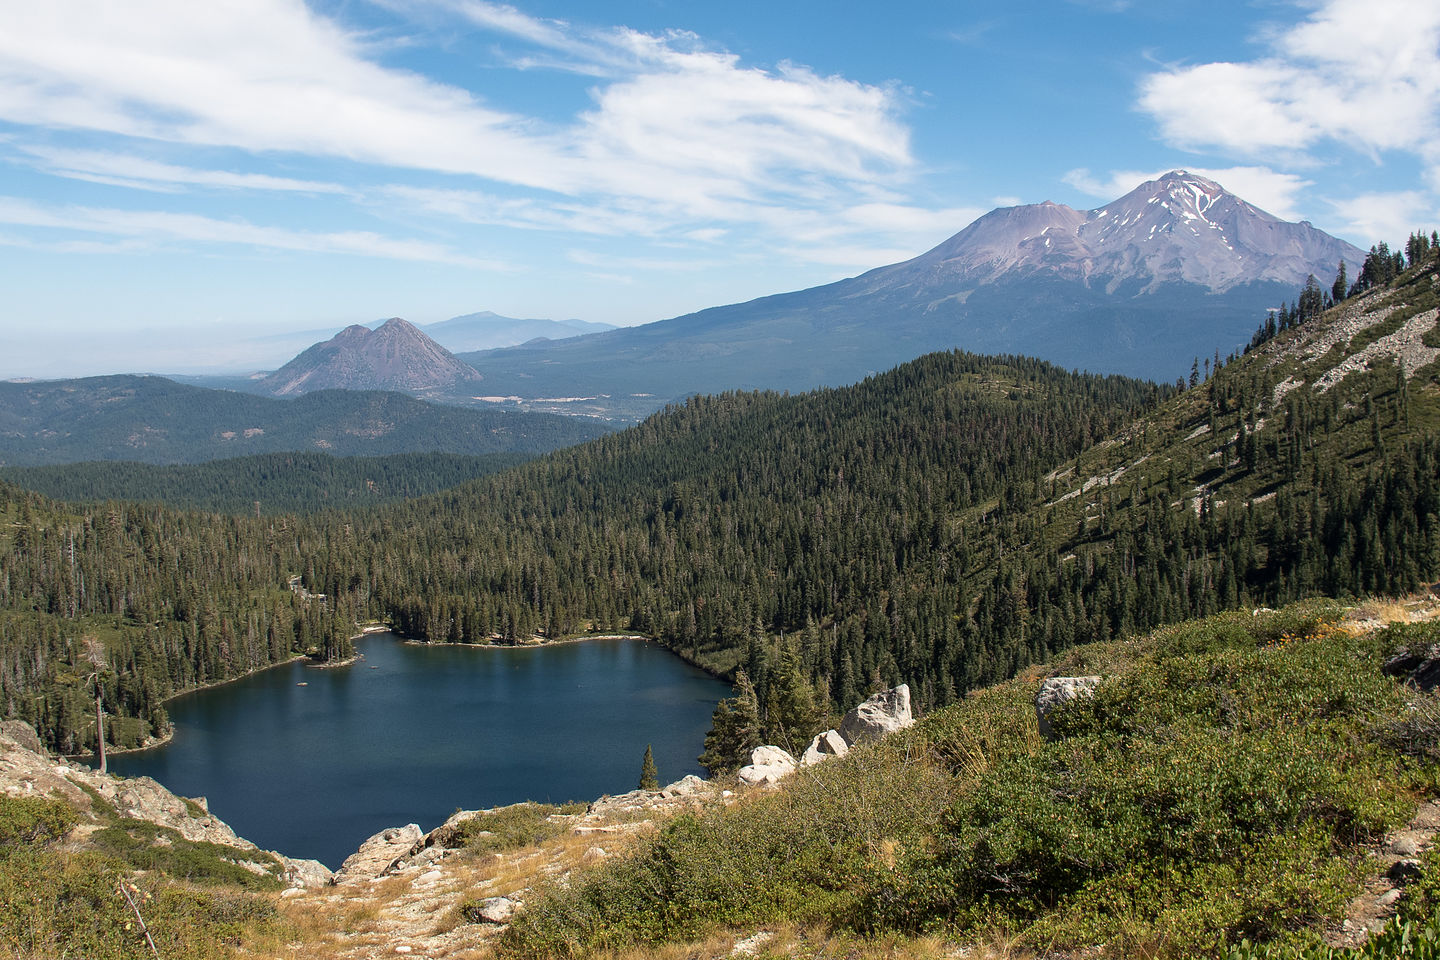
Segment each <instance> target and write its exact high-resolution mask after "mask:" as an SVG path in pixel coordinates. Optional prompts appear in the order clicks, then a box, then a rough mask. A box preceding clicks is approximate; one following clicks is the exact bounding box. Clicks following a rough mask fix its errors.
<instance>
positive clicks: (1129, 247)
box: [463, 170, 1364, 405]
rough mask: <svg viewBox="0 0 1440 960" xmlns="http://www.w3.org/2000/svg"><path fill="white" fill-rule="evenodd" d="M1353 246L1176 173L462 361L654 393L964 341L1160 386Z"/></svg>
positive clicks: (549, 389) (557, 380)
mask: <svg viewBox="0 0 1440 960" xmlns="http://www.w3.org/2000/svg"><path fill="white" fill-rule="evenodd" d="M1342 259H1343V260H1345V261H1347V264H1348V266H1347V271H1348V273H1349V275H1350V276H1352V277H1353V276H1356V275H1357V274H1358V272H1359V267H1360V264H1361V263H1362V262H1363V260H1364V253H1363V252H1362V251H1361V250H1359V249H1357V248H1356V247H1354V246H1351V245H1350V244H1348V243H1345V242H1344V241H1341V240H1337V239H1336V238H1334V237H1332V236H1329V235H1328V234H1326V233H1324V232H1322V231H1320V230H1317V229H1315V228H1314V227H1313V226H1311V225H1310V224H1309V223H1289V222H1286V221H1284V220H1280V219H1279V218H1277V217H1274V216H1271V215H1270V214H1268V213H1266V212H1265V211H1263V210H1260V209H1259V208H1257V207H1255V206H1253V205H1251V204H1249V203H1246V202H1245V201H1244V200H1242V199H1240V198H1239V197H1237V196H1235V195H1234V194H1231V193H1228V192H1227V191H1226V190H1225V189H1224V188H1223V187H1221V186H1220V184H1218V183H1215V182H1214V181H1213V180H1208V179H1206V178H1204V177H1200V176H1196V175H1194V174H1190V173H1186V172H1185V171H1182V170H1177V171H1174V172H1172V173H1169V174H1166V175H1165V176H1163V177H1160V178H1158V179H1156V180H1152V181H1148V182H1146V183H1143V184H1141V185H1140V186H1139V187H1137V188H1136V189H1134V190H1133V191H1131V192H1130V193H1128V194H1126V195H1125V196H1123V197H1121V198H1119V199H1117V200H1116V201H1114V202H1113V203H1109V204H1106V205H1105V206H1103V207H1099V208H1096V209H1094V210H1075V209H1073V208H1071V207H1067V206H1064V205H1061V204H1056V203H1048V202H1047V203H1040V204H1032V205H1028V206H1018V207H1006V208H1003V209H999V210H994V211H992V212H990V213H988V214H986V215H985V216H983V217H980V218H979V219H978V220H976V221H975V222H974V223H972V224H970V225H969V226H968V227H966V228H965V229H964V230H961V231H960V232H959V233H957V234H955V235H954V236H953V237H951V238H950V239H948V240H946V241H945V242H944V243H942V244H940V245H939V246H937V247H935V248H934V249H932V250H930V251H928V252H926V253H923V254H921V255H920V256H918V257H915V258H914V259H912V260H907V261H905V262H903V263H896V264H891V265H890V266H886V267H879V268H877V269H875V270H871V271H869V272H867V273H864V274H861V275H860V276H858V277H852V278H850V279H848V280H841V281H839V282H837V283H832V284H827V285H826V286H822V287H814V288H811V289H809V290H800V291H797V292H795V293H785V294H779V295H777V296H772V297H765V298H762V299H759V300H752V301H750V302H749V303H738V304H731V305H729V306H723V307H712V308H711V309H709V310H702V311H700V312H698V313H693V314H689V315H687V316H683V317H677V318H675V319H673V320H663V321H660V322H658V323H651V324H645V325H643V326H638V327H630V328H625V329H621V330H615V331H610V332H608V333H601V334H595V335H591V336H585V337H577V338H575V339H572V340H565V341H560V342H555V343H542V344H531V345H526V346H521V347H514V348H510V349H506V350H495V351H489V352H485V353H471V354H465V355H464V356H463V359H465V360H466V361H467V362H469V363H470V364H471V365H472V366H474V367H475V368H476V369H478V370H479V371H480V372H481V373H483V374H484V375H485V377H486V379H487V381H488V382H489V384H490V389H492V390H494V391H495V392H497V393H502V394H515V395H519V396H546V395H553V394H554V393H555V392H556V391H560V392H562V393H566V394H570V393H575V392H576V391H583V392H585V393H587V394H612V395H613V394H618V393H641V392H644V393H646V394H653V395H654V396H655V397H656V403H657V405H658V404H660V403H663V402H665V401H667V400H670V399H674V398H677V397H683V396H685V395H687V394H690V393H697V392H713V391H718V390H726V389H736V388H777V389H789V390H796V389H806V388H810V387H815V386H819V385H827V384H828V385H836V384H842V383H849V382H853V381H856V380H859V379H861V378H863V377H865V376H867V375H868V374H870V373H875V372H878V371H881V370H885V369H888V368H889V367H892V366H895V365H896V364H899V363H902V362H904V361H906V360H910V359H913V358H914V357H917V356H919V355H920V354H922V353H927V352H930V351H933V350H944V349H952V348H961V349H965V350H971V351H975V352H978V353H1015V354H1027V355H1030V356H1038V357H1040V358H1042V359H1046V360H1051V361H1054V362H1056V363H1059V364H1061V365H1064V366H1067V367H1072V368H1083V369H1088V370H1091V371H1096V372H1106V373H1125V374H1130V375H1134V376H1143V377H1150V378H1155V379H1162V380H1169V379H1173V378H1175V377H1176V376H1179V375H1182V374H1184V373H1186V372H1188V371H1189V369H1190V365H1191V363H1192V362H1193V361H1194V359H1195V358H1197V357H1208V356H1210V355H1211V354H1213V353H1214V352H1215V351H1217V350H1218V351H1220V352H1221V353H1229V352H1230V351H1231V350H1233V349H1235V348H1236V347H1237V346H1239V345H1241V344H1243V343H1245V342H1246V341H1248V340H1249V338H1250V335H1251V333H1252V332H1253V331H1254V329H1255V327H1256V326H1257V325H1258V324H1259V323H1261V322H1262V321H1263V320H1264V319H1265V315H1266V310H1267V308H1271V307H1276V306H1279V305H1280V303H1281V302H1282V301H1287V300H1288V301H1293V300H1294V299H1295V298H1296V296H1297V295H1298V293H1299V290H1300V288H1301V286H1302V285H1303V284H1304V282H1305V279H1306V277H1307V276H1308V275H1310V274H1312V273H1313V274H1315V275H1316V277H1317V278H1319V279H1320V280H1321V282H1322V283H1323V284H1324V285H1325V286H1329V284H1330V281H1331V280H1332V278H1333V277H1334V275H1335V270H1336V267H1337V266H1338V264H1339V263H1340V261H1341V260H1342Z"/></svg>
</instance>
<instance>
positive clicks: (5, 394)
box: [0, 376, 605, 466]
mask: <svg viewBox="0 0 1440 960" xmlns="http://www.w3.org/2000/svg"><path fill="white" fill-rule="evenodd" d="M604 432H605V428H604V427H602V426H599V425H597V424H594V423H589V422H586V421H582V420H577V419H573V418H568V417H556V416H548V415H545V414H529V413H509V412H504V411H498V410H466V409H461V408H458V407H449V406H440V405H437V404H432V403H426V402H424V401H421V400H416V399H414V398H412V397H408V396H405V395H403V394H399V393H379V392H373V391H350V390H324V391H320V392H317V393H311V394H307V395H305V396H303V397H300V398H298V399H295V400H276V399H270V398H267V397H259V396H255V395H253V394H244V393H235V392H232V391H228V390H206V389H203V388H200V387H192V386H186V385H184V384H180V383H176V382H174V381H173V380H167V379H165V378H163V377H132V376H115V377H88V378H85V379H80V380H51V381H44V382H34V383H0V466H29V465H38V464H51V463H73V462H76V461H81V460H136V461H140V462H143V463H199V462H202V461H206V460H215V459H219V458H222V457H239V456H247V455H251V454H259V453H274V452H280V451H290V450H311V451H320V452H325V453H331V454H334V455H336V456H384V455H388V454H398V453H421V452H431V451H437V452H445V453H463V454H487V453H506V452H515V453H540V452H543V451H546V450H553V449H555V448H557V447H563V446H569V445H571V444H574V443H580V442H581V441H584V440H589V439H591V438H592V437H596V436H598V435H600V434H602V433H604Z"/></svg>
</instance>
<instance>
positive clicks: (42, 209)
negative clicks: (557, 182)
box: [0, 196, 508, 270]
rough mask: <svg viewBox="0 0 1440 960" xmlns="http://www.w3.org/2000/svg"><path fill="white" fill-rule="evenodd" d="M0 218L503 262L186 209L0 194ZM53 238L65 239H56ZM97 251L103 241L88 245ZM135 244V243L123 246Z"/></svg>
mask: <svg viewBox="0 0 1440 960" xmlns="http://www.w3.org/2000/svg"><path fill="white" fill-rule="evenodd" d="M0 223H3V224H9V225H11V226H19V227H37V228H42V229H47V230H61V231H68V232H74V233H81V234H102V235H108V236H118V237H129V238H132V239H134V240H136V241H142V242H145V243H150V244H154V245H160V244H165V243H174V242H177V241H179V242H186V243H191V244H225V245H241V246H246V247H252V248H258V249H265V250H293V251H304V252H308V253H344V254H353V255H359V256H366V257H380V258H384V259H390V260H412V261H424V262H431V263H449V264H454V265H457V266H464V267H471V268H477V269H490V270H498V269H508V268H507V266H506V265H505V264H503V263H500V262H498V261H493V260H486V259H484V258H480V257H474V256H471V255H468V254H463V253H460V252H458V251H456V250H453V249H451V248H449V247H445V246H442V245H439V244H435V243H429V242H426V241H423V240H411V239H404V238H394V237H386V236H383V235H381V234H377V233H372V232H369V231H363V230H350V231H338V232H328V233H320V232H315V233H312V232H306V231H301V230H291V229H287V228H283V227H273V226H264V225H259V224H252V223H246V222H243V221H235V220H218V219H215V218H213V217H205V216H201V215H199V214H191V213H172V212H168V211H158V210H122V209H114V208H105V207H84V206H70V205H47V204H41V203H37V202H35V201H32V200H27V199H24V198H21V197H4V196H0ZM59 242H70V241H69V240H68V239H65V238H62V240H61V241H59ZM90 249H91V250H93V251H100V250H103V249H106V247H105V246H104V245H94V244H91V246H90ZM110 249H115V250H120V249H132V250H133V249H136V247H135V246H133V245H132V246H131V247H129V248H113V247H112V248H110Z"/></svg>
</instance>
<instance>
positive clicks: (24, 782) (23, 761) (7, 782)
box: [0, 721, 330, 887]
mask: <svg viewBox="0 0 1440 960" xmlns="http://www.w3.org/2000/svg"><path fill="white" fill-rule="evenodd" d="M38 747H40V740H39V738H38V737H37V736H36V734H35V731H34V730H33V729H32V728H31V727H30V726H29V725H28V724H25V723H22V722H20V721H6V722H5V723H4V724H3V725H0V793H4V794H6V795H8V796H12V797H55V798H57V799H60V800H63V801H65V802H66V803H68V804H70V805H71V806H72V807H74V808H75V809H76V810H77V811H79V812H80V814H81V823H80V825H79V826H78V827H76V828H75V830H74V834H75V839H76V840H77V841H83V839H84V837H86V836H88V835H89V834H90V833H93V832H94V831H95V830H96V829H98V828H99V826H100V825H101V824H102V823H103V822H104V821H105V819H106V818H107V816H108V817H115V816H118V817H122V818H127V819H132V820H143V821H146V822H148V823H153V824H156V825H157V826H161V827H165V828H168V829H170V830H174V831H175V832H176V833H177V834H179V835H180V836H181V837H182V838H184V839H185V840H189V841H193V842H197V843H215V844H220V845H221V846H225V847H230V848H233V849H234V850H236V851H237V852H250V851H257V852H262V853H263V851H259V848H258V847H256V846H255V844H253V843H251V842H250V841H249V840H246V839H245V838H243V837H239V836H236V834H235V831H234V830H232V829H230V826H229V824H227V823H225V821H223V820H221V819H220V818H219V817H216V816H215V815H214V814H212V813H211V812H210V809H209V807H208V806H207V804H206V802H205V798H204V797H199V798H194V799H190V798H185V797H178V796H176V795H175V794H173V793H171V792H170V791H169V790H166V789H165V788H164V787H162V786H161V785H160V784H158V783H156V782H155V781H154V780H152V779H150V778H149V777H136V778H134V779H122V778H120V777H116V776H111V775H110V774H103V773H100V772H98V771H95V770H92V769H90V768H89V767H87V766H84V765H82V764H78V763H74V762H72V761H69V760H65V759H63V758H58V757H51V756H49V755H48V754H46V753H45V752H44V751H43V750H42V749H37V748H38ZM105 807H108V808H109V809H108V810H106V809H104V808H105ZM87 821H88V822H87ZM259 860H265V861H268V862H271V863H272V864H273V868H272V870H271V871H270V872H272V873H273V874H274V875H275V876H276V877H277V878H278V879H281V880H282V881H284V882H285V883H286V884H288V885H289V886H292V887H306V886H315V885H317V884H321V883H324V882H327V881H328V880H329V879H330V871H329V870H328V869H327V868H326V867H325V866H324V865H323V864H321V863H319V862H317V861H314V860H294V859H291V858H289V857H286V856H283V855H281V854H277V853H266V854H265V856H263V857H260V858H259ZM259 860H257V859H255V858H245V861H244V862H246V863H257V862H259Z"/></svg>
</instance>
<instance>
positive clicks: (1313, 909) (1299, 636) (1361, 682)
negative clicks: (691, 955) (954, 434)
mask: <svg viewBox="0 0 1440 960" xmlns="http://www.w3.org/2000/svg"><path fill="white" fill-rule="evenodd" d="M1339 615H1340V611H1339V609H1338V608H1337V607H1335V606H1333V605H1324V604H1321V605H1315V604H1311V605H1306V606H1297V607H1294V608H1290V609H1287V610H1285V611H1281V612H1279V613H1261V614H1256V615H1252V614H1251V613H1249V612H1245V613H1234V614H1225V615H1221V616H1218V617H1214V618H1210V619H1208V620H1204V621H1196V622H1191V623H1187V624H1182V625H1180V626H1178V627H1173V628H1169V629H1166V630H1162V631H1159V632H1157V633H1155V634H1152V635H1150V636H1148V637H1146V638H1144V639H1143V640H1139V641H1134V642H1128V643H1115V644H1106V645H1093V646H1087V647H1081V648H1077V649H1076V650H1074V651H1072V653H1071V654H1070V655H1069V656H1068V657H1067V658H1066V660H1065V661H1064V662H1063V663H1061V664H1059V665H1058V670H1057V671H1056V672H1060V673H1084V672H1092V671H1093V672H1100V673H1103V674H1105V675H1106V676H1107V679H1106V681H1105V682H1104V683H1102V684H1101V686H1100V687H1099V688H1098V692H1097V694H1096V696H1095V697H1094V698H1092V699H1090V700H1084V701H1079V702H1077V703H1074V704H1072V705H1069V706H1068V707H1066V708H1063V709H1062V710H1061V711H1059V712H1058V713H1057V714H1055V715H1054V716H1053V718H1052V723H1053V725H1054V726H1055V727H1056V729H1057V730H1059V731H1060V732H1061V733H1062V734H1063V738H1062V739H1060V740H1058V741H1057V742H1046V741H1043V740H1041V739H1040V738H1039V736H1038V734H1037V733H1036V729H1035V724H1034V716H1033V707H1032V700H1033V696H1034V691H1035V684H1034V682H1033V681H1024V680H1017V681H1012V682H1010V683H1007V684H1002V685H1000V686H998V687H993V688H990V689H988V690H985V691H982V692H980V693H978V694H977V695H974V696H971V697H969V698H967V699H966V701H964V702H963V703H960V704H957V705H956V706H954V707H952V708H949V709H946V710H944V711H941V712H939V713H937V714H935V715H934V716H931V717H929V718H927V719H926V720H925V721H923V722H922V723H921V724H919V725H918V726H917V727H916V728H914V729H913V730H912V731H910V732H908V733H906V734H902V735H897V736H894V737H891V738H889V739H888V740H887V741H885V742H884V743H882V744H879V745H876V746H875V747H872V748H870V749H862V750H859V751H857V752H856V754H855V755H853V756H852V757H848V758H845V759H844V760H838V761H830V762H827V763H825V764H822V765H820V766H818V767H815V768H810V769H808V770H806V771H803V772H802V773H801V774H800V775H798V776H797V777H796V778H795V779H793V780H792V781H791V782H790V783H789V785H788V787H787V789H785V790H783V791H780V792H779V793H777V794H774V795H768V796H762V797H758V798H755V799H750V800H747V801H745V802H742V803H739V804H736V805H734V806H732V807H729V808H726V809H721V810H715V811H711V812H709V813H707V814H704V815H703V816H696V817H684V818H680V819H677V820H674V821H672V822H671V823H669V824H668V825H667V826H666V827H665V828H664V829H662V830H661V831H660V832H659V834H658V836H657V837H656V838H655V839H654V840H653V841H652V842H651V843H649V844H648V845H647V846H645V847H643V848H641V849H640V850H639V851H638V852H637V853H636V854H634V855H632V856H630V857H627V858H624V859H623V860H621V861H619V862H618V863H614V864H610V865H606V866H605V867H603V868H601V869H599V870H597V871H595V872H592V873H590V874H587V875H585V876H583V877H577V878H573V879H572V881H571V883H570V886H569V888H568V889H559V888H557V889H553V890H550V891H549V892H548V893H546V894H545V895H544V896H543V897H541V898H538V899H537V900H536V901H534V902H532V904H531V905H530V907H529V910H528V912H527V913H526V914H525V915H524V916H523V917H522V918H521V919H520V920H519V921H518V922H517V923H516V924H515V925H514V926H513V927H512V928H511V930H510V931H509V933H508V934H507V936H506V938H505V941H504V947H505V949H507V950H509V951H510V953H511V954H513V955H551V956H557V955H578V954H583V953H585V952H588V951H591V950H594V949H597V948H615V947H623V946H626V945H630V944H638V943H653V942H660V941H684V940H690V939H695V938H698V937H701V936H704V935H706V934H707V933H710V932H712V931H714V930H715V929H717V928H719V927H723V926H736V927H742V928H747V927H753V926H754V925H758V924H764V923H773V922H798V923H817V924H821V925H825V926H830V927H834V928H850V929H856V930H859V931H861V932H884V931H898V932H910V933H922V932H923V933H940V934H942V935H945V936H951V937H955V938H958V939H962V940H967V939H982V940H983V939H986V938H988V937H991V936H995V935H1003V936H1004V937H1005V938H1006V939H1007V940H1011V941H1015V940H1018V941H1019V942H1021V943H1027V942H1028V943H1030V944H1031V945H1033V946H1036V947H1044V948H1055V947H1059V948H1071V947H1085V946H1093V945H1096V944H1103V945H1104V947H1103V950H1104V952H1105V955H1109V956H1132V955H1136V954H1137V952H1143V953H1144V954H1146V955H1152V956H1174V957H1181V956H1185V957H1189V956H1199V955H1209V956H1223V955H1224V954H1225V952H1226V951H1227V950H1228V949H1229V945H1232V944H1238V943H1240V942H1241V941H1242V940H1245V939H1247V938H1248V939H1249V940H1250V941H1255V942H1261V943H1270V944H1282V945H1283V944H1289V945H1293V946H1296V947H1304V946H1305V945H1306V944H1307V943H1313V942H1315V938H1316V934H1315V931H1316V929H1317V928H1318V927H1319V926H1320V925H1322V924H1323V923H1324V922H1326V921H1329V920H1331V919H1333V918H1335V917H1337V916H1338V915H1339V914H1340V913H1341V912H1342V911H1343V908H1344V906H1345V904H1346V903H1347V901H1348V899H1349V898H1350V896H1351V895H1353V893H1354V892H1355V890H1356V888H1357V882H1358V880H1359V878H1360V876H1361V874H1362V873H1363V872H1364V871H1365V869H1366V865H1365V855H1364V852H1363V845H1364V844H1365V843H1367V842H1370V841H1373V840H1374V839H1376V838H1377V837H1379V836H1380V835H1381V834H1382V833H1383V832H1384V831H1386V830H1387V829H1389V828H1391V827H1393V826H1394V825H1396V824H1398V823H1400V822H1402V821H1403V820H1404V819H1406V817H1408V815H1409V813H1410V812H1411V810H1412V808H1413V799H1412V798H1413V796H1414V795H1416V794H1417V793H1419V792H1422V791H1425V790H1429V789H1433V788H1434V786H1435V784H1436V772H1437V767H1436V764H1435V762H1434V760H1432V759H1431V758H1430V757H1429V756H1427V755H1426V752H1425V750H1424V749H1414V747H1415V739H1416V737H1417V736H1420V737H1421V738H1422V739H1423V731H1421V732H1420V733H1418V734H1417V732H1416V731H1415V730H1413V729H1410V728H1407V726H1406V723H1407V722H1408V721H1407V718H1410V717H1412V711H1410V710H1409V709H1408V705H1407V693H1406V691H1405V690H1404V689H1403V688H1401V687H1400V686H1399V685H1398V684H1397V683H1396V682H1395V681H1394V680H1392V679H1390V678H1388V677H1385V676H1384V675H1382V673H1381V666H1382V664H1383V663H1384V660H1385V658H1386V656H1387V655H1388V653H1389V652H1390V650H1391V649H1392V648H1394V647H1396V646H1398V645H1401V644H1403V643H1405V642H1407V640H1408V641H1413V640H1414V639H1415V638H1414V637H1407V636H1406V634H1407V629H1392V630H1389V631H1384V632H1381V633H1378V634H1362V633H1356V632H1352V631H1350V630H1348V629H1346V628H1344V627H1343V626H1341V625H1340V623H1339ZM1412 727H1413V724H1412ZM1407 729H1409V730H1410V732H1408V733H1407V732H1406V730H1407Z"/></svg>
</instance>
